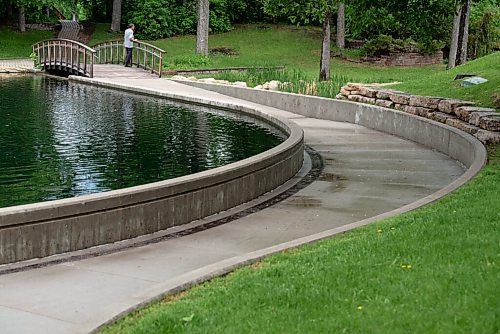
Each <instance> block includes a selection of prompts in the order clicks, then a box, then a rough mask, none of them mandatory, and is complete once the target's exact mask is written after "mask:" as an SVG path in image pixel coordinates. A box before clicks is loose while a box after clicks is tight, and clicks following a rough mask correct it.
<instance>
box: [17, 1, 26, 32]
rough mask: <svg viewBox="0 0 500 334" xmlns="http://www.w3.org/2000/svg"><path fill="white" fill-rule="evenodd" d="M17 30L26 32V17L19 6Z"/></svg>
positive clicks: (22, 8) (22, 7)
mask: <svg viewBox="0 0 500 334" xmlns="http://www.w3.org/2000/svg"><path fill="white" fill-rule="evenodd" d="M18 28H19V31H20V32H25V31H26V15H25V13H24V6H19V23H18Z"/></svg>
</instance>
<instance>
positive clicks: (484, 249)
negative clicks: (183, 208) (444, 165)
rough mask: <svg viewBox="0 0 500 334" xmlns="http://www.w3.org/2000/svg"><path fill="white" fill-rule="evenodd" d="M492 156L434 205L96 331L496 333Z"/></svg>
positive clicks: (499, 322) (497, 214) (496, 167)
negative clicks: (466, 180)
mask: <svg viewBox="0 0 500 334" xmlns="http://www.w3.org/2000/svg"><path fill="white" fill-rule="evenodd" d="M498 149H500V146H497V153H495V154H492V155H491V158H490V160H491V161H490V163H489V165H488V166H487V167H486V168H485V169H484V170H483V171H482V172H481V174H480V175H479V176H478V177H476V178H475V179H474V180H472V181H471V182H470V183H468V184H467V185H465V186H464V187H462V188H461V189H459V190H458V191H456V192H454V193H452V194H451V195H449V196H447V197H446V198H444V199H442V200H440V201H439V202H438V203H435V204H432V205H429V206H426V207H424V208H421V209H419V210H416V211H413V212H410V213H407V214H404V215H401V216H398V217H394V218H392V219H388V220H384V221H382V222H379V223H376V224H373V225H370V226H367V227H364V228H361V229H357V230H354V231H351V232H348V233H346V234H344V235H342V236H338V237H334V238H331V239H328V240H324V241H321V242H318V243H315V244H311V245H307V246H304V247H301V248H299V249H294V250H290V251H287V252H283V253H281V254H278V255H275V256H271V257H268V258H266V259H264V260H263V261H261V262H259V263H257V264H255V265H253V266H249V267H246V268H243V269H240V270H237V271H235V272H233V273H232V274H230V275H228V276H226V277H222V278H217V279H214V280H212V281H211V282H208V283H205V284H202V285H200V286H197V287H195V288H193V289H190V290H188V291H187V292H185V293H182V294H180V295H178V296H175V297H173V298H172V297H168V298H166V299H165V300H163V301H161V302H159V303H156V304H154V305H152V306H151V307H149V308H146V309H142V310H139V311H137V312H134V313H133V314H131V315H129V316H128V317H126V318H125V319H124V320H123V321H120V322H119V323H117V324H115V325H113V326H111V327H108V328H106V329H104V330H103V331H102V333H106V334H111V333H134V334H138V333H259V332H260V333H498V332H499V330H500V289H499V283H498V278H499V277H500V269H499V242H500V234H499V232H500V230H499V227H500V201H499V197H498V194H500V183H499V180H500V155H499V154H498V152H499V151H498Z"/></svg>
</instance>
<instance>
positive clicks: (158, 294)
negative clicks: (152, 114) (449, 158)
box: [82, 93, 487, 333]
mask: <svg viewBox="0 0 500 334" xmlns="http://www.w3.org/2000/svg"><path fill="white" fill-rule="evenodd" d="M281 94H283V95H286V94H288V93H281ZM294 95H296V94H294ZM349 103H352V104H356V103H354V102H349ZM369 106H370V107H374V106H372V105H369ZM377 109H379V110H381V111H382V112H383V111H384V110H387V111H393V110H391V109H387V108H382V107H377ZM409 116H413V115H409ZM414 117H415V116H414ZM429 122H431V123H435V124H436V125H438V126H440V127H443V128H444V129H447V130H451V132H454V133H455V134H457V135H458V136H460V137H462V138H463V139H464V140H466V141H468V142H469V143H470V144H471V145H472V147H473V149H474V152H473V156H474V159H473V161H472V163H471V164H470V166H469V167H468V169H467V170H466V171H465V173H464V174H462V175H461V176H460V177H459V178H458V179H456V180H455V181H453V182H452V183H450V184H448V185H447V186H446V187H444V188H442V189H440V190H438V191H436V192H434V193H433V194H431V195H428V196H426V197H424V198H422V199H420V200H417V201H415V202H413V203H410V204H407V205H405V206H403V207H400V208H398V209H394V210H392V211H389V212H385V213H382V214H379V215H377V216H374V217H371V218H367V219H364V220H361V221H358V222H355V223H351V224H348V225H344V226H341V227H337V228H334V229H330V230H327V231H323V232H320V233H317V234H313V235H310V236H307V237H303V238H299V239H295V240H292V241H289V242H285V243H282V244H279V245H276V246H272V247H268V248H265V249H262V250H259V251H255V252H251V253H247V254H245V255H241V256H236V257H233V258H230V259H227V260H223V261H220V262H217V263H214V264H212V265H209V266H205V267H202V268H199V269H197V270H194V271H191V272H188V273H185V274H183V275H181V276H179V277H177V278H175V279H173V280H169V281H166V282H164V283H160V284H158V285H156V286H155V287H154V288H152V289H149V290H147V291H145V292H144V293H142V294H141V295H137V296H136V299H137V301H138V302H137V304H136V305H134V306H132V307H125V308H124V309H123V311H122V312H120V313H119V314H115V315H114V316H113V317H112V318H110V320H109V321H107V322H105V323H103V324H101V325H99V326H98V327H94V326H92V325H90V323H89V325H87V326H85V325H84V327H83V328H82V329H83V330H84V331H85V332H90V333H96V332H98V331H99V330H100V329H101V328H103V327H105V326H107V325H110V324H112V323H114V322H116V321H117V320H119V319H121V318H123V317H124V316H126V315H127V314H129V313H131V312H133V311H135V310H137V309H139V308H141V307H144V306H147V305H150V304H151V303H154V302H156V301H159V300H161V299H163V298H164V297H165V296H168V295H173V294H176V293H179V292H181V291H184V290H187V289H189V288H191V287H193V286H195V285H197V284H200V283H203V282H206V281H209V280H211V279H213V278H216V277H219V276H223V275H225V274H228V273H230V272H231V271H234V270H236V269H238V268H241V267H244V266H246V265H249V264H252V263H255V262H256V261H259V260H260V259H262V258H264V257H267V256H270V255H273V254H276V253H279V252H282V251H284V250H286V249H293V248H298V247H301V246H304V245H307V244H310V243H314V242H317V241H320V240H323V239H327V238H330V237H333V236H336V235H339V234H342V233H345V232H348V231H351V230H353V229H355V228H359V227H363V226H366V225H369V224H371V223H374V222H377V221H381V220H383V219H387V218H391V217H394V216H397V215H400V214H403V213H407V212H410V211H413V210H415V209H418V208H420V207H422V206H424V205H427V204H430V203H433V202H435V201H437V200H439V199H441V198H443V197H445V196H446V195H448V194H449V193H451V192H453V191H455V190H456V189H458V188H460V187H461V186H463V185H464V184H465V183H466V182H468V181H470V180H471V179H472V178H474V177H475V176H476V175H477V174H478V173H479V172H480V171H481V170H482V168H483V167H484V166H485V164H486V162H487V152H486V149H485V147H484V145H483V144H482V143H481V142H480V141H479V140H477V139H476V138H474V137H473V136H470V135H469V134H467V133H465V132H463V131H460V130H458V129H455V128H452V127H450V126H447V125H445V124H440V123H437V122H433V121H430V120H429ZM356 123H357V122H356ZM363 126H366V125H363ZM116 306H117V305H114V307H115V309H116ZM103 312H106V310H103Z"/></svg>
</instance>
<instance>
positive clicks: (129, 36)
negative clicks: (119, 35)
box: [123, 23, 137, 67]
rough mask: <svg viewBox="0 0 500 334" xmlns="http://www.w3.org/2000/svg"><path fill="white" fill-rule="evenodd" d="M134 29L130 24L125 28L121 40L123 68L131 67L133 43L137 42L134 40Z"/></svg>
mask: <svg viewBox="0 0 500 334" xmlns="http://www.w3.org/2000/svg"><path fill="white" fill-rule="evenodd" d="M134 29H135V26H134V25H133V24H132V23H130V24H129V25H128V26H127V30H125V36H124V38H123V39H124V40H123V46H124V47H125V52H126V54H125V67H132V50H134V42H137V39H135V38H134Z"/></svg>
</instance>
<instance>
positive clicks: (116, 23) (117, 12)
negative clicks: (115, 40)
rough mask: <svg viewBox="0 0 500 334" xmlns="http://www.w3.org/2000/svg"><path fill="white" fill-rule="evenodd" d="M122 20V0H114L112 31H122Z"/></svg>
mask: <svg viewBox="0 0 500 334" xmlns="http://www.w3.org/2000/svg"><path fill="white" fill-rule="evenodd" d="M121 21H122V0H113V13H112V14H111V31H114V32H118V31H120V23H121Z"/></svg>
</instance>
